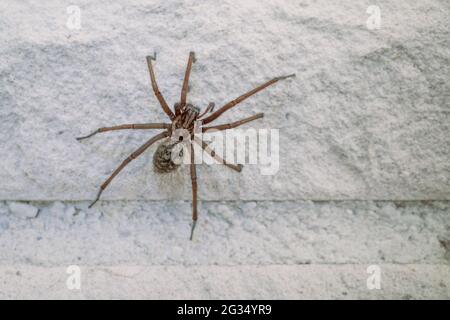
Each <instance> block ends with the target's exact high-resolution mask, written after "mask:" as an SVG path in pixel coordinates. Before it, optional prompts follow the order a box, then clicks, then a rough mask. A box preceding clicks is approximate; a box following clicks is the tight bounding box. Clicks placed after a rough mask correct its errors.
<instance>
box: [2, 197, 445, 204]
mask: <svg viewBox="0 0 450 320" xmlns="http://www.w3.org/2000/svg"><path fill="white" fill-rule="evenodd" d="M0 201H5V202H6V201H11V202H12V201H18V202H20V201H22V202H34V203H37V202H40V203H45V202H56V201H60V202H89V201H92V199H42V200H36V199H33V200H30V199H20V198H17V199H0ZM191 201H192V200H189V199H185V200H183V199H120V198H119V199H109V200H108V199H105V200H99V203H101V202H191ZM198 201H199V202H211V203H218V202H306V201H311V202H319V203H320V202H422V203H423V202H448V201H450V198H449V199H319V198H318V199H242V200H241V199H223V200H202V199H198Z"/></svg>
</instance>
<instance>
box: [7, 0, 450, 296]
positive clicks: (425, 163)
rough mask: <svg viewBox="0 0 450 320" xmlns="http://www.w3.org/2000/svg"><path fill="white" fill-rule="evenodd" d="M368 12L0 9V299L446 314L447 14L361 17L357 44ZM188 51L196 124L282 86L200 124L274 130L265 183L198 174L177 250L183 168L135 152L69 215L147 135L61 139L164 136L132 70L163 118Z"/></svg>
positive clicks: (393, 6) (286, 7)
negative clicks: (155, 87)
mask: <svg viewBox="0 0 450 320" xmlns="http://www.w3.org/2000/svg"><path fill="white" fill-rule="evenodd" d="M373 4H375V3H373V2H372V1H358V2H355V1H339V2H337V3H331V2H329V1H294V0H290V1H288V0H282V1H269V0H262V1H245V2H242V1H239V2H233V1H221V2H220V4H219V3H217V2H215V1H114V2H110V1H96V2H91V1H46V2H45V3H41V2H36V1H30V0H29V1H11V0H8V1H2V2H1V3H0V119H1V121H0V152H1V157H0V297H2V298H21V297H22V298H23V297H28V298H55V297H56V298H125V297H130V298H235V297H238V298H403V299H408V298H447V299H448V298H449V296H450V294H449V280H448V279H449V266H448V265H449V261H450V225H449V214H450V204H449V200H450V161H449V160H450V134H449V133H450V81H449V75H450V37H449V31H448V23H449V21H450V5H449V3H448V2H447V1H439V0H434V1H425V0H421V1H414V2H412V1H404V2H394V1H377V3H376V5H378V6H379V7H380V10H381V28H380V29H376V30H369V29H368V28H367V26H366V20H367V18H368V16H369V15H368V14H367V13H366V10H367V8H368V6H369V5H373ZM69 5H77V6H79V8H80V9H81V29H80V30H73V29H70V28H68V27H67V20H68V17H69V14H68V13H67V11H66V10H67V7H68V6H69ZM191 50H194V51H195V52H196V54H197V59H198V60H197V62H196V63H195V64H194V67H193V71H192V75H191V85H190V93H189V99H190V100H191V101H192V102H193V103H194V104H195V105H198V106H200V107H204V106H206V105H207V104H208V103H209V102H210V101H214V102H215V103H216V105H218V106H219V105H221V104H224V103H226V102H227V101H229V100H230V99H233V98H235V97H236V96H238V95H240V94H242V93H243V92H245V91H247V90H249V89H251V88H252V87H254V86H255V85H257V84H260V83H262V82H263V81H265V80H268V79H269V78H271V77H273V76H278V75H283V74H289V73H292V72H295V73H296V74H297V77H296V78H294V79H289V80H286V81H283V82H280V83H277V84H276V85H274V86H272V87H270V88H269V89H268V90H266V91H264V92H261V93H259V94H258V95H256V96H254V97H252V98H250V99H249V100H247V101H245V102H244V103H242V104H241V105H239V106H237V107H236V108H234V109H233V110H232V111H229V112H227V113H226V114H225V115H224V116H223V118H222V119H221V120H220V122H229V121H231V120H235V119H239V118H243V117H245V116H249V115H252V114H254V113H256V112H264V113H265V117H264V119H262V120H258V121H257V122H254V123H252V124H251V126H250V125H249V126H247V128H248V127H253V128H272V129H274V128H275V129H280V154H279V157H280V167H279V171H278V172H277V174H276V175H272V176H264V175H261V174H260V166H258V165H247V166H245V168H244V170H243V172H242V173H241V174H237V173H235V172H233V171H230V170H229V169H227V168H222V167H219V166H207V165H201V166H199V172H198V175H199V181H200V185H199V187H200V190H199V197H200V200H201V202H200V222H199V225H198V229H197V234H196V238H195V241H194V242H189V241H187V236H188V233H189V222H190V202H189V200H190V197H191V191H190V181H189V177H188V170H187V168H180V170H178V171H177V172H175V173H173V174H169V175H165V176H164V175H157V174H155V173H154V172H153V169H152V167H151V157H152V152H153V150H154V149H155V148H152V149H151V150H149V152H147V153H146V154H145V155H143V156H142V157H141V158H139V159H137V160H136V161H134V162H133V163H132V164H131V165H130V166H129V167H127V169H125V170H124V171H123V172H122V173H121V174H120V176H118V177H117V178H116V179H115V180H114V182H113V183H112V184H111V187H110V188H109V189H108V190H107V191H106V192H105V193H104V199H105V200H109V201H103V202H100V203H99V205H98V207H96V208H94V209H91V210H89V209H87V204H88V202H87V200H89V199H92V198H93V197H94V196H95V193H96V191H97V188H98V185H99V184H100V183H101V182H102V181H103V180H104V179H105V178H106V177H107V176H108V174H110V173H111V171H112V170H113V169H114V168H115V167H116V166H117V165H118V164H119V163H120V161H121V160H122V159H123V158H125V157H126V156H128V155H129V154H130V153H131V152H132V151H133V150H134V149H136V148H137V147H138V146H139V145H140V144H142V143H143V141H145V140H146V139H147V137H148V136H149V135H152V134H153V132H147V133H145V132H142V131H141V132H115V133H109V134H103V135H98V136H96V137H94V138H92V139H90V140H87V141H84V142H82V143H79V142H77V141H76V140H75V139H74V137H76V136H79V135H81V134H85V133H88V132H90V131H91V130H93V129H95V128H97V127H100V126H105V125H114V124H122V123H133V122H140V123H142V122H162V121H166V120H167V119H166V118H165V116H164V114H163V113H162V111H161V110H160V107H159V106H158V103H157V100H156V99H155V97H154V96H153V93H152V92H151V89H150V83H149V76H148V71H147V67H146V62H145V56H146V55H149V54H152V53H153V52H157V53H158V58H157V61H156V63H155V68H156V74H157V79H158V83H159V86H160V89H161V91H162V93H163V94H164V95H165V97H166V99H167V100H168V101H169V102H170V104H173V103H174V102H175V101H177V99H178V98H179V94H180V90H181V81H182V77H183V73H184V68H185V65H186V60H187V56H188V52H189V51H191ZM218 122H219V121H218ZM318 200H320V201H318ZM419 200H424V201H419ZM72 264H78V265H80V266H81V267H82V270H83V275H84V276H83V279H84V280H83V289H82V290H81V291H75V292H74V291H70V290H67V287H66V285H65V281H66V278H67V276H68V275H67V274H66V273H65V271H66V267H67V266H68V265H72ZM369 265H379V266H380V267H381V271H382V282H381V284H382V289H380V290H368V289H367V286H366V279H367V277H368V274H367V272H366V268H367V266H369Z"/></svg>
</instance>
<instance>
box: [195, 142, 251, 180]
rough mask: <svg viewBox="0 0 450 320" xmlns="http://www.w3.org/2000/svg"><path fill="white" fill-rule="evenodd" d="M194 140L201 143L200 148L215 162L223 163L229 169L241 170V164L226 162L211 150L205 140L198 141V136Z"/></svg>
mask: <svg viewBox="0 0 450 320" xmlns="http://www.w3.org/2000/svg"><path fill="white" fill-rule="evenodd" d="M194 142H195V143H196V144H198V145H200V144H201V147H202V149H203V150H204V151H205V152H206V153H208V154H209V155H210V156H211V157H212V158H213V159H215V160H216V161H217V162H219V163H222V164H224V165H225V166H227V167H228V168H230V169H233V170H235V171H237V172H241V171H242V167H243V165H242V164H237V165H236V164H231V163H227V162H226V161H225V159H222V157H220V156H219V155H217V154H216V152H215V151H214V150H212V149H211V148H210V147H209V145H208V144H207V143H206V142H205V141H200V139H199V138H197V137H194Z"/></svg>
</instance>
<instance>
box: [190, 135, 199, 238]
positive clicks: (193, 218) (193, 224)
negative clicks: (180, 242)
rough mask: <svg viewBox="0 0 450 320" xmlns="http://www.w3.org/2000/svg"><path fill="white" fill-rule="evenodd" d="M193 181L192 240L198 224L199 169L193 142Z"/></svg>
mask: <svg viewBox="0 0 450 320" xmlns="http://www.w3.org/2000/svg"><path fill="white" fill-rule="evenodd" d="M191 181H192V228H191V236H190V240H192V238H193V236H194V229H195V225H196V224H197V217H198V216H197V215H198V214H197V170H196V167H195V155H194V146H193V145H192V144H191Z"/></svg>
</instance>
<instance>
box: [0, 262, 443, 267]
mask: <svg viewBox="0 0 450 320" xmlns="http://www.w3.org/2000/svg"><path fill="white" fill-rule="evenodd" d="M70 265H78V266H80V267H87V268H95V267H118V266H122V267H144V268H151V267H183V268H190V267H192V268H194V267H223V268H235V267H258V268H264V267H300V266H370V265H379V266H441V267H449V268H450V264H447V263H443V262H442V263H441V262H439V263H418V262H410V263H406V262H402V263H395V262H388V263H386V262H358V263H350V262H338V263H336V262H320V263H297V264H281V263H272V264H256V263H254V264H253V263H252V264H131V263H124V262H119V263H117V264H81V263H74V262H67V263H66V264H55V265H44V264H34V263H18V264H1V263H0V267H6V266H11V267H21V266H26V267H42V268H59V267H65V266H70Z"/></svg>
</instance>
